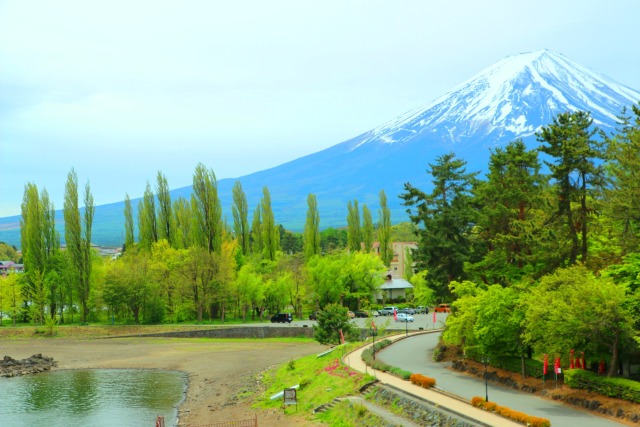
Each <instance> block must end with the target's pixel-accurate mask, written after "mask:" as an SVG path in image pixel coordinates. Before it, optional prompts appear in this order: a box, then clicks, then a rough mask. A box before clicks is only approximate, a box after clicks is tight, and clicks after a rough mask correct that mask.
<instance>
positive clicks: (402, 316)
mask: <svg viewBox="0 0 640 427" xmlns="http://www.w3.org/2000/svg"><path fill="white" fill-rule="evenodd" d="M396 322H413V316H411V315H410V314H407V313H398V314H397V315H396Z"/></svg>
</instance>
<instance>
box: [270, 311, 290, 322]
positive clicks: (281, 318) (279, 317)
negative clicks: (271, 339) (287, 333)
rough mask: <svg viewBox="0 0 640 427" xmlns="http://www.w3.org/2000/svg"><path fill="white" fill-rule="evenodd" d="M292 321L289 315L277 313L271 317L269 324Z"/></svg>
mask: <svg viewBox="0 0 640 427" xmlns="http://www.w3.org/2000/svg"><path fill="white" fill-rule="evenodd" d="M292 320H293V316H292V315H291V313H278V314H274V315H273V316H272V317H271V323H291V321H292Z"/></svg>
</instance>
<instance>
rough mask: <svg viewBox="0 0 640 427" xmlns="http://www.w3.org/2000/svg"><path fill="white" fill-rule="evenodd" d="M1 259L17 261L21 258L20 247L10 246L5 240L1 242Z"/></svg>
mask: <svg viewBox="0 0 640 427" xmlns="http://www.w3.org/2000/svg"><path fill="white" fill-rule="evenodd" d="M0 259H2V260H9V261H13V262H15V263H17V262H18V261H19V260H20V256H19V255H18V249H17V248H16V247H15V246H9V245H8V244H6V243H5V242H0Z"/></svg>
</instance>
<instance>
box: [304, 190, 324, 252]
mask: <svg viewBox="0 0 640 427" xmlns="http://www.w3.org/2000/svg"><path fill="white" fill-rule="evenodd" d="M302 241H303V244H304V256H305V258H306V259H310V258H311V257H313V256H314V255H320V212H318V202H317V200H316V196H315V194H309V195H308V196H307V221H306V222H305V224H304V233H303V234H302Z"/></svg>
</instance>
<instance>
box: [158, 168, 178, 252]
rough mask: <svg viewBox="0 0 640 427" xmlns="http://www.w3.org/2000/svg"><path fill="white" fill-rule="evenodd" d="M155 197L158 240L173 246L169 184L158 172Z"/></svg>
mask: <svg viewBox="0 0 640 427" xmlns="http://www.w3.org/2000/svg"><path fill="white" fill-rule="evenodd" d="M156 197H157V199H158V215H157V220H156V222H157V228H158V240H161V239H167V242H169V245H170V246H174V242H173V240H174V238H173V233H174V226H173V215H172V212H171V194H170V193H169V183H168V182H167V177H166V176H165V175H164V174H163V173H162V172H160V171H158V176H157V182H156Z"/></svg>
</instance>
